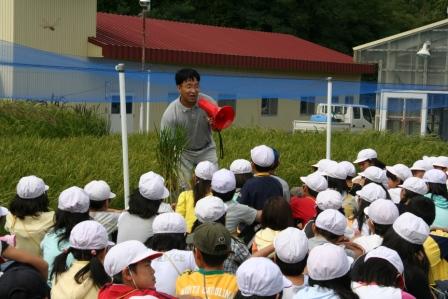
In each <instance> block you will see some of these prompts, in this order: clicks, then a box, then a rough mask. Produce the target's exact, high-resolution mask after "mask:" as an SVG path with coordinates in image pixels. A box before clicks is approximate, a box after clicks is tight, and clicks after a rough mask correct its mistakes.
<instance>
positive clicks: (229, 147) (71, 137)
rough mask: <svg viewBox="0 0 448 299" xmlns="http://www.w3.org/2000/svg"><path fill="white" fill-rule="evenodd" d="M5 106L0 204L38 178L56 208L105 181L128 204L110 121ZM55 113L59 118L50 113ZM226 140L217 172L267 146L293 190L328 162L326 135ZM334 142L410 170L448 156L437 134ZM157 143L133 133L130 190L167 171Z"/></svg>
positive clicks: (237, 134)
mask: <svg viewBox="0 0 448 299" xmlns="http://www.w3.org/2000/svg"><path fill="white" fill-rule="evenodd" d="M5 105H6V104H5V103H3V102H0V128H1V130H0V182H1V183H0V204H1V205H4V206H8V203H9V201H10V200H11V199H12V198H13V197H14V194H15V186H16V184H17V182H18V180H19V179H20V178H21V177H22V176H26V175H30V174H35V175H37V176H40V177H42V178H43V179H44V181H45V182H46V183H47V184H48V185H49V186H50V190H49V197H50V201H51V205H52V207H55V206H56V202H57V197H58V195H59V193H60V192H61V191H63V190H64V189H65V188H68V187H70V186H73V185H77V186H80V187H83V186H84V185H85V184H86V183H88V182H89V181H91V180H93V179H103V180H106V181H107V182H108V183H109V184H110V185H111V188H112V191H113V192H115V193H116V194H117V199H116V200H114V201H113V206H114V207H117V208H121V207H123V178H122V157H121V136H120V135H107V134H106V132H107V131H104V125H105V122H104V121H103V120H101V119H99V118H98V116H96V114H95V113H93V112H87V111H82V109H83V108H82V107H81V108H79V110H80V111H76V109H73V108H67V107H62V108H61V107H54V106H52V105H47V106H45V105H36V104H33V103H31V104H30V103H17V104H16V105H17V107H18V108H16V110H17V111H15V110H14V109H13V107H12V106H5ZM11 105H13V104H11ZM5 107H6V108H5ZM7 109H10V110H9V111H8V110H7ZM18 111H19V112H20V111H22V112H20V113H19V112H18ZM55 113H56V115H58V117H56V116H53V114H55ZM10 114H11V115H10ZM59 116H60V117H59ZM27 118H31V120H28V119H27ZM59 118H61V119H59ZM5 119H8V120H6V121H5ZM10 119H13V121H11V120H10ZM106 125H107V124H106ZM41 126H42V128H41ZM222 136H223V139H224V147H225V153H226V155H225V157H224V159H223V160H220V161H219V164H220V167H226V168H228V167H229V165H230V163H231V162H232V161H233V160H234V159H237V158H245V159H250V149H251V148H253V147H254V146H256V145H259V144H266V145H269V146H272V147H275V148H276V149H277V150H278V151H279V153H280V162H281V164H280V167H279V169H278V175H280V176H281V177H283V178H284V179H285V180H286V181H287V182H288V183H289V185H290V186H297V185H299V184H300V183H299V177H300V176H301V175H306V174H308V173H309V172H310V165H311V164H313V163H315V162H316V161H318V160H319V159H322V158H324V157H325V132H324V133H305V132H303V133H300V132H299V133H295V134H292V133H289V132H284V131H277V130H266V129H261V128H246V129H241V128H230V129H227V130H224V131H223V132H222ZM216 137H217V135H216V136H215V138H216ZM332 141H333V142H332V153H333V154H332V159H335V160H338V161H341V160H348V161H353V160H354V159H355V158H356V154H357V153H358V151H359V150H361V149H363V148H366V147H372V148H374V149H376V150H377V152H378V155H379V158H380V160H382V161H383V162H385V163H387V164H388V165H393V164H396V163H399V162H400V163H404V164H406V165H411V164H412V163H413V162H414V161H415V160H417V159H420V158H421V157H422V156H423V155H442V154H444V155H446V148H447V144H446V143H445V142H443V141H441V140H439V139H437V138H434V137H426V138H420V137H417V136H403V135H399V134H390V133H381V132H375V131H369V132H364V133H362V134H361V133H358V134H352V133H344V132H336V133H334V134H333V136H332ZM157 146H158V138H157V136H156V133H153V134H149V135H147V134H136V135H130V136H129V167H130V186H131V192H132V189H133V188H136V187H137V183H138V180H139V177H140V175H141V174H143V173H145V172H148V171H151V170H152V171H155V172H158V173H162V169H163V168H162V167H163V166H162V165H161V163H158V162H157V157H156V156H157ZM165 162H167V161H165ZM166 164H169V161H168V163H166Z"/></svg>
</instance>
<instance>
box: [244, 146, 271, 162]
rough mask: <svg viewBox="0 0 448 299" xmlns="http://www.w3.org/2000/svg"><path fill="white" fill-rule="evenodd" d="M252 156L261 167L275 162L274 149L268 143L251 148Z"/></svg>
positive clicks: (253, 160)
mask: <svg viewBox="0 0 448 299" xmlns="http://www.w3.org/2000/svg"><path fill="white" fill-rule="evenodd" d="M250 158H251V159H252V162H254V164H256V165H258V166H261V167H269V166H271V165H272V164H273V163H274V160H275V157H274V151H273V150H272V148H270V147H269V146H266V145H264V144H263V145H259V146H256V147H254V148H253V149H251V151H250Z"/></svg>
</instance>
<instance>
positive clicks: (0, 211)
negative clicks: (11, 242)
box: [0, 207, 9, 252]
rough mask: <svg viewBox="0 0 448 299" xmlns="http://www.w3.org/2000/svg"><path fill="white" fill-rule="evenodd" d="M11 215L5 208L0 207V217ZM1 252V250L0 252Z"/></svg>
mask: <svg viewBox="0 0 448 299" xmlns="http://www.w3.org/2000/svg"><path fill="white" fill-rule="evenodd" d="M8 214H9V210H8V209H7V208H5V207H0V217H3V216H6V215H8ZM0 252H1V250H0Z"/></svg>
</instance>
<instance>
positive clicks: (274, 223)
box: [252, 196, 294, 257]
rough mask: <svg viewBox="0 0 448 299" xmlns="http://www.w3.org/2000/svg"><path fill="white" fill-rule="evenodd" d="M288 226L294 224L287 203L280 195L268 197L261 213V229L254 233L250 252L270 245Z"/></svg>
mask: <svg viewBox="0 0 448 299" xmlns="http://www.w3.org/2000/svg"><path fill="white" fill-rule="evenodd" d="M290 226H294V219H293V218H292V212H291V207H290V206H289V204H288V203H287V202H286V201H285V200H284V199H283V197H280V196H277V197H272V198H270V199H269V200H268V201H267V202H266V204H265V206H264V208H263V212H262V214H261V227H262V229H261V230H259V231H258V232H257V233H256V234H255V237H254V240H253V243H252V253H255V252H257V251H258V250H261V249H263V248H265V247H267V246H269V245H272V243H273V242H274V239H275V237H276V236H277V235H278V234H279V233H280V231H282V230H284V229H286V228H287V227H290ZM273 256H274V254H271V255H270V256H269V257H273Z"/></svg>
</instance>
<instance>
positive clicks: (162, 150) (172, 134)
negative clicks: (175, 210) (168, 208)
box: [155, 125, 187, 203]
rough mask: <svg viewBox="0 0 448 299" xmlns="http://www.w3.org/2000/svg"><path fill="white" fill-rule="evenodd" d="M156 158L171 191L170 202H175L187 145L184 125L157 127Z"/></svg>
mask: <svg viewBox="0 0 448 299" xmlns="http://www.w3.org/2000/svg"><path fill="white" fill-rule="evenodd" d="M156 136H157V143H156V151H155V152H156V160H157V163H158V165H159V169H160V175H162V176H163V177H164V178H165V184H166V187H167V188H168V190H169V191H170V197H169V198H168V202H170V203H174V202H176V200H177V196H178V195H179V192H180V186H179V185H180V184H179V183H180V181H179V179H180V178H179V175H180V173H179V169H180V163H181V156H182V152H183V151H184V150H185V148H186V145H187V131H186V128H185V127H184V126H181V125H176V126H174V127H164V128H162V129H160V131H159V130H157V128H156Z"/></svg>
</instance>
